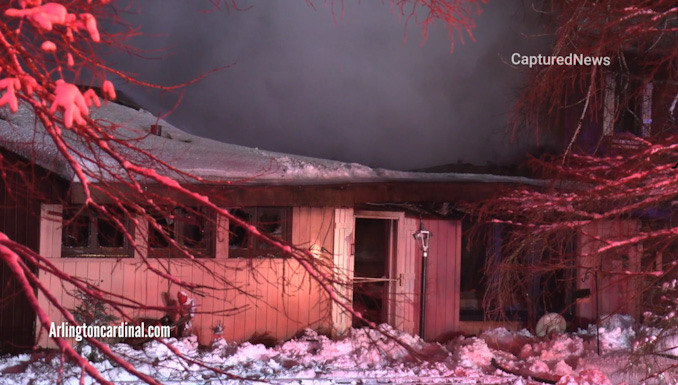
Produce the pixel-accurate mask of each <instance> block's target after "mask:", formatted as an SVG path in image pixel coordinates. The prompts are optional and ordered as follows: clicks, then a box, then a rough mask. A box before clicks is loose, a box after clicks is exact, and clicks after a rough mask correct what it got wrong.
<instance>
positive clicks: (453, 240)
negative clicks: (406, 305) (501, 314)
mask: <svg viewBox="0 0 678 385" xmlns="http://www.w3.org/2000/svg"><path fill="white" fill-rule="evenodd" d="M423 222H424V227H425V228H426V229H427V230H429V231H431V233H433V237H432V238H431V241H430V247H429V252H428V267H427V282H426V325H425V328H424V337H425V338H426V339H428V340H433V339H436V338H438V337H441V336H442V335H444V334H447V333H450V332H454V331H457V330H459V300H460V298H459V287H460V286H459V283H460V278H461V276H460V269H461V221H450V220H439V219H424V220H423ZM410 237H411V236H410ZM421 258H422V253H421V251H420V250H419V247H417V265H418V266H417V277H418V278H417V292H420V288H421ZM418 314H419V308H417V316H418ZM417 323H418V321H417Z"/></svg>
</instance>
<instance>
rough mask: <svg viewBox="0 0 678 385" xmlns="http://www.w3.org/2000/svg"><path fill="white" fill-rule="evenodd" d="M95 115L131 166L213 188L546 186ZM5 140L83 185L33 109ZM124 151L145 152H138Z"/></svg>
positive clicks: (115, 171) (98, 176) (122, 115)
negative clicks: (225, 139)
mask: <svg viewBox="0 0 678 385" xmlns="http://www.w3.org/2000/svg"><path fill="white" fill-rule="evenodd" d="M90 114H91V117H92V118H93V119H97V120H98V121H99V122H100V124H101V126H102V127H104V128H105V129H107V130H108V131H107V133H110V134H111V135H112V137H113V138H114V139H113V140H110V141H108V144H109V146H110V147H112V148H114V149H116V150H117V151H118V152H119V153H121V154H122V155H123V156H125V158H126V159H129V160H136V161H137V162H141V164H143V165H147V166H153V167H154V168H155V169H156V170H158V172H159V173H161V174H165V175H168V176H172V177H175V178H179V179H182V178H185V179H186V178H188V177H187V176H186V175H182V173H186V174H191V175H194V176H197V177H200V178H202V179H203V180H205V181H208V182H225V181H240V182H242V183H245V184H250V185H327V184H339V183H381V182H476V183H477V182H480V183H509V184H526V185H542V184H543V181H539V180H535V179H530V178H525V177H512V176H498V175H487V174H464V173H427V172H408V171H395V170H386V169H381V168H371V167H368V166H364V165H361V164H357V163H345V162H339V161H333V160H327V159H319V158H311V157H305V156H297V155H290V154H283V153H278V152H271V151H264V150H260V149H256V148H249V147H243V146H238V145H233V144H227V143H222V142H218V141H215V140H211V139H206V138H202V137H199V136H196V135H192V134H189V133H186V132H184V131H182V130H180V129H178V128H176V127H174V126H172V125H171V124H169V123H168V122H166V121H165V120H163V119H159V118H158V117H156V116H153V115H152V114H150V113H149V112H146V111H143V110H135V109H132V108H129V107H125V106H122V105H120V104H116V103H109V104H108V105H105V106H101V107H100V108H93V109H92V110H91V112H90ZM152 125H160V126H161V131H162V133H161V135H160V136H158V135H154V134H151V133H150V127H151V126H152ZM214 129H228V128H218V127H215V128H214ZM62 135H63V137H64V138H66V142H67V143H68V145H69V146H70V147H71V152H72V153H73V154H74V156H75V157H76V158H77V159H78V160H79V162H80V163H81V164H82V165H83V168H85V169H86V170H88V171H89V172H90V178H91V179H92V181H93V182H96V181H114V180H117V178H119V176H120V174H121V171H122V169H121V167H120V165H119V164H118V162H116V161H115V160H114V159H113V158H111V157H110V156H109V155H107V154H105V153H104V152H103V151H102V150H101V149H99V148H94V147H93V146H91V145H90V143H87V141H85V140H84V139H83V138H82V137H80V136H78V135H75V134H74V133H73V132H72V131H69V130H64V131H63V134H62ZM0 138H1V139H0V146H1V147H5V148H6V149H8V150H10V151H12V152H15V153H17V154H19V155H21V156H23V157H25V158H28V159H33V160H35V162H36V164H38V165H39V166H41V167H43V168H45V169H47V170H50V171H51V172H53V173H55V174H57V175H59V176H61V177H62V178H64V179H66V180H69V181H73V182H78V180H77V177H76V175H75V173H74V172H73V170H72V168H71V167H70V165H69V164H68V162H67V161H66V160H65V159H64V157H63V156H62V155H61V154H60V153H59V152H58V151H57V147H56V145H55V144H54V141H53V140H52V138H51V137H50V136H49V135H47V133H46V132H45V129H44V127H43V126H42V125H41V124H40V123H37V122H36V119H35V116H34V114H33V113H32V111H30V110H29V109H28V108H25V107H22V108H20V109H19V111H18V112H17V113H15V114H6V115H5V116H4V117H3V119H2V120H0ZM125 144H131V145H133V146H135V147H136V148H138V149H140V150H142V151H138V150H132V149H130V148H129V147H127V146H126V145H125ZM144 152H147V153H144ZM151 155H152V156H151ZM188 179H190V178H188Z"/></svg>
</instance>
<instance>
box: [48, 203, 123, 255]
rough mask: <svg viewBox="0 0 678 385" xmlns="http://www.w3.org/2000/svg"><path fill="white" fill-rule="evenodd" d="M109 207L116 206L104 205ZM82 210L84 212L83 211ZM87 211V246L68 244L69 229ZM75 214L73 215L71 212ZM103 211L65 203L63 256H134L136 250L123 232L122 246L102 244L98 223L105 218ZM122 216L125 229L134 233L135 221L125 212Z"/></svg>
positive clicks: (63, 210) (62, 232) (62, 240)
mask: <svg viewBox="0 0 678 385" xmlns="http://www.w3.org/2000/svg"><path fill="white" fill-rule="evenodd" d="M104 206H105V207H106V208H107V209H108V208H109V207H114V206H106V205H104ZM81 211H82V212H81ZM84 212H86V213H87V215H86V216H85V218H87V238H88V242H87V243H88V244H87V246H67V245H66V244H67V242H65V238H66V237H67V236H68V234H69V231H68V229H69V228H71V226H73V225H75V224H76V222H75V220H76V219H77V218H78V217H81V218H82V217H83V213H84ZM70 213H72V214H73V216H72V217H71V214H70ZM101 215H102V214H101V213H100V212H99V211H98V210H94V209H90V208H87V207H83V206H82V205H64V206H63V208H62V214H61V218H62V230H61V257H62V258H134V252H133V251H134V250H133V247H131V244H130V241H129V239H128V237H127V236H126V235H125V234H124V233H122V234H121V235H122V242H123V244H122V246H119V247H118V246H113V247H107V246H101V243H100V237H99V234H100V232H99V230H100V225H99V223H98V220H99V219H104V218H105V217H101ZM111 215H115V214H111ZM120 215H121V217H120V219H121V222H122V223H123V226H125V231H127V232H128V234H134V223H133V221H132V220H131V218H129V216H125V215H123V213H120Z"/></svg>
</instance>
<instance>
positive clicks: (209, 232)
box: [146, 206, 216, 259]
mask: <svg viewBox="0 0 678 385" xmlns="http://www.w3.org/2000/svg"><path fill="white" fill-rule="evenodd" d="M180 211H183V212H180ZM171 212H172V214H171V217H169V216H165V215H161V214H157V215H153V217H154V218H155V219H156V220H157V219H161V220H162V219H165V218H168V219H171V221H172V223H171V226H172V231H171V235H170V238H171V239H173V240H174V241H175V242H177V243H178V244H179V245H180V246H182V247H185V248H186V250H188V251H190V253H191V254H192V255H193V256H194V257H195V258H200V259H211V258H215V257H216V253H215V251H216V213H214V212H212V211H209V210H208V209H207V207H205V206H193V207H184V206H177V207H174V208H172V209H171ZM196 212H199V213H198V214H196ZM190 216H195V217H196V218H199V219H202V221H204V222H202V226H203V230H202V233H203V234H202V241H203V242H204V247H191V246H189V245H187V244H186V238H185V237H181V236H180V237H177V234H184V235H185V227H184V226H186V225H187V221H186V220H181V218H182V217H184V218H188V217H190ZM154 233H157V230H156V229H155V228H152V227H151V224H150V223H148V224H147V231H146V234H147V235H146V236H147V239H146V241H147V246H148V247H147V250H148V257H150V258H185V257H186V255H185V254H184V253H183V252H182V251H181V250H179V249H177V248H176V247H173V246H171V245H170V244H169V243H167V245H166V246H162V247H154V246H152V245H151V243H152V237H154V235H153V234H154ZM162 239H163V240H164V238H162Z"/></svg>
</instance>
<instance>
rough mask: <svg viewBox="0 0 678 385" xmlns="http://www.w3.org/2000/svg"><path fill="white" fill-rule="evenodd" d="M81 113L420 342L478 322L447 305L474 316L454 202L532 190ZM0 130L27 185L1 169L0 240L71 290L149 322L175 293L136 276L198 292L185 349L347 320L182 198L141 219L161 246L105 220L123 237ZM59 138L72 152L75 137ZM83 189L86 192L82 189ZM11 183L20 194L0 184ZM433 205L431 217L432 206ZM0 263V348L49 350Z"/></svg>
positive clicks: (265, 250)
mask: <svg viewBox="0 0 678 385" xmlns="http://www.w3.org/2000/svg"><path fill="white" fill-rule="evenodd" d="M92 115H93V117H94V118H95V119H99V120H100V121H101V122H103V123H102V124H104V125H107V126H106V127H110V129H111V132H114V135H115V137H116V138H118V139H120V140H121V142H120V144H119V148H122V150H121V151H123V153H124V151H125V150H124V141H129V142H130V143H134V145H135V146H137V147H138V148H140V149H142V150H143V151H147V152H148V153H151V154H152V155H153V157H154V159H156V160H157V161H158V162H160V163H162V164H161V165H159V166H158V167H157V169H158V172H159V173H162V172H165V173H166V174H167V175H170V176H173V177H174V178H176V179H177V180H179V181H181V182H182V183H184V184H192V185H191V187H192V188H193V190H195V191H198V192H200V193H204V194H205V195H208V196H211V197H218V198H219V200H218V202H219V205H220V207H222V206H223V207H224V208H227V209H228V210H229V211H230V213H231V214H233V215H234V216H236V217H238V218H241V219H243V220H245V221H247V222H249V223H250V224H252V225H254V226H256V227H257V228H258V229H259V231H263V232H265V233H267V234H270V235H272V236H274V237H275V238H277V239H280V240H283V241H285V242H287V243H289V244H291V245H293V246H294V247H296V248H300V249H302V250H308V251H310V252H311V253H313V254H314V255H316V254H317V258H319V259H320V260H323V261H324V262H325V263H326V266H330V272H329V274H335V275H336V276H337V277H338V276H341V277H342V279H343V280H344V282H348V285H344V286H341V287H337V288H336V290H340V291H342V295H344V296H345V298H348V299H349V300H350V301H351V302H352V304H353V306H354V307H355V308H356V309H359V311H361V312H364V314H365V315H366V316H367V317H368V319H370V320H371V321H373V322H376V323H389V324H390V325H392V326H393V327H395V328H397V329H400V330H404V331H407V332H411V333H417V332H419V331H423V334H424V336H425V337H426V338H428V339H433V338H436V337H438V336H440V335H443V334H446V333H449V332H456V331H460V330H468V331H477V330H478V329H480V328H482V325H479V323H478V322H479V320H476V323H475V324H472V325H469V324H468V323H465V322H464V321H460V306H461V304H462V303H465V304H466V305H469V304H471V302H473V303H472V306H474V307H475V308H478V302H477V298H475V299H473V300H472V299H470V298H466V297H465V296H467V295H466V294H465V295H464V296H462V295H461V294H460V280H461V279H462V275H464V276H467V277H470V276H471V275H469V274H468V273H466V272H464V273H462V271H464V269H465V268H466V269H468V268H474V269H477V268H478V266H474V265H473V264H470V265H469V266H463V265H462V239H463V230H464V229H462V220H461V218H462V216H463V213H461V212H455V207H457V205H458V204H460V203H462V202H473V201H477V200H479V199H483V198H486V197H489V196H493V195H495V194H498V193H500V192H501V191H502V189H504V188H508V187H512V186H518V185H522V184H539V182H538V181H534V180H531V179H529V178H524V177H510V176H495V175H479V174H458V173H422V172H401V171H392V170H383V169H373V168H370V167H366V166H362V165H359V164H348V163H342V162H337V161H330V160H324V159H314V158H307V157H301V156H294V155H288V154H280V153H273V152H268V151H263V150H259V149H254V148H245V147H241V146H235V145H230V144H225V143H220V142H216V141H212V140H208V139H204V138H200V137H197V136H194V135H190V134H187V133H185V132H183V131H181V130H179V129H177V128H175V127H173V126H172V125H170V124H169V123H167V122H165V121H163V120H159V119H158V118H156V117H155V116H152V115H151V114H149V113H147V112H145V111H142V110H135V109H133V108H129V107H125V106H122V105H118V104H115V103H111V104H109V105H107V106H104V107H102V108H101V109H98V110H95V111H93V112H92ZM0 131H1V132H2V134H1V135H2V137H3V139H2V141H1V142H0V147H1V148H2V149H1V151H2V155H3V156H4V157H5V158H6V159H9V158H8V157H12V159H16V162H15V164H19V165H21V167H20V168H22V171H26V173H27V174H28V175H30V176H31V177H30V178H27V179H26V181H27V182H26V183H29V184H30V186H28V185H26V183H24V181H23V180H20V178H23V177H22V176H21V174H20V173H18V172H13V171H12V170H7V172H6V175H5V176H4V178H3V179H1V180H0V183H2V184H4V186H3V188H2V189H0V191H2V196H1V197H0V202H2V205H1V206H0V214H1V215H0V231H3V232H5V233H6V234H8V236H10V237H11V238H12V239H15V240H17V241H18V242H20V243H22V244H24V245H26V246H28V247H29V248H31V249H32V250H34V251H36V252H38V253H39V254H40V255H41V256H43V257H45V258H48V260H49V262H50V263H52V264H53V265H54V266H55V267H57V268H58V269H60V270H61V271H63V272H66V273H68V274H70V275H72V276H74V277H78V278H79V279H80V280H81V281H82V282H86V283H88V284H91V285H96V286H97V287H98V288H100V289H101V290H103V291H105V292H106V293H109V294H110V295H111V296H116V295H121V296H125V297H126V298H127V299H126V300H128V301H133V302H134V303H136V304H143V305H144V306H142V307H141V308H135V309H133V310H129V313H130V314H128V315H129V316H130V317H131V318H134V319H139V318H149V317H150V318H160V317H161V316H162V315H163V311H162V310H161V309H162V308H163V307H164V306H168V302H167V301H168V298H172V297H173V296H174V293H176V291H177V289H178V287H177V285H176V284H175V283H173V282H172V281H171V280H168V279H166V278H163V277H162V276H161V275H159V274H156V273H151V272H150V271H149V269H155V270H157V271H163V272H166V273H167V274H171V276H173V277H176V278H178V279H181V280H185V281H187V282H194V283H199V284H200V286H201V287H203V288H205V289H201V290H197V291H196V292H195V293H192V294H191V295H192V296H193V298H194V300H195V303H196V307H197V311H196V316H195V319H194V320H193V331H194V333H195V334H197V335H198V337H199V340H200V342H201V343H208V342H209V341H210V339H211V338H212V334H213V327H214V326H215V325H217V324H220V325H222V326H223V335H222V336H223V337H224V338H226V339H227V340H233V341H241V340H245V339H248V338H249V337H251V336H252V335H253V334H255V333H259V334H264V333H266V334H268V335H270V336H272V337H274V338H277V339H286V338H290V337H291V336H293V335H294V334H295V333H297V332H298V331H299V330H300V329H303V328H307V327H310V328H316V329H319V330H324V331H327V332H328V333H331V334H332V335H335V336H340V335H342V334H344V333H346V332H347V331H348V330H349V328H350V327H351V326H353V325H354V320H353V319H352V317H351V315H350V314H349V313H347V312H346V311H345V310H344V309H342V308H341V307H340V306H338V305H337V304H336V303H334V302H332V301H331V300H330V298H329V296H328V294H327V292H326V291H324V290H323V288H322V287H320V285H319V283H318V282H317V281H315V280H313V279H312V278H311V277H309V274H308V273H307V272H306V271H305V270H304V269H303V268H302V267H301V266H300V264H299V262H297V261H296V260H294V259H292V258H287V257H285V255H283V254H281V253H280V252H279V251H277V250H274V249H272V248H271V247H270V246H269V245H267V244H265V243H263V242H260V241H259V240H257V239H255V238H254V237H250V236H248V233H247V232H245V231H243V229H241V228H238V227H237V226H234V225H233V224H230V223H229V221H228V219H227V218H225V217H221V216H218V215H215V214H214V213H210V212H207V211H206V209H205V208H203V207H199V206H191V204H192V203H190V202H182V203H183V205H182V208H177V209H171V208H170V209H169V212H170V214H171V215H170V214H168V213H167V212H165V213H158V215H157V218H155V219H156V222H157V224H158V225H160V226H162V228H163V229H164V232H165V235H164V236H159V234H158V228H155V227H153V226H149V224H148V223H146V222H144V221H141V220H135V219H136V218H125V217H120V218H119V220H120V221H123V222H124V223H125V226H126V228H127V229H128V232H129V233H130V234H133V241H134V242H131V241H130V239H129V238H128V237H125V236H124V234H121V232H120V231H119V230H117V229H116V228H115V226H112V225H111V223H110V222H109V221H108V220H107V219H105V218H100V217H98V216H97V214H96V213H95V212H92V211H90V210H87V209H83V204H84V202H85V195H84V193H83V190H82V183H80V182H79V179H78V176H77V175H76V174H75V173H74V172H73V169H72V167H71V166H70V165H69V164H68V163H67V162H66V160H64V159H62V157H60V155H59V154H58V152H57V151H56V150H55V147H54V142H53V141H52V139H51V138H49V137H48V136H47V135H46V134H45V133H44V129H42V128H41V126H40V125H39V124H36V123H35V119H34V117H33V116H32V115H31V114H30V113H29V112H28V111H25V110H21V111H20V112H19V113H17V114H14V115H10V116H8V117H7V118H6V120H0ZM69 134H70V133H67V132H65V133H64V135H65V136H66V137H67V136H68V135H69ZM66 139H67V140H69V141H70V142H69V143H70V144H69V145H72V146H76V147H78V146H79V147H78V148H82V149H84V150H83V151H84V153H88V152H87V151H88V150H87V143H84V142H78V140H79V139H77V138H75V137H73V138H70V137H67V138H66ZM88 154H90V156H87V157H82V158H81V159H80V162H81V164H82V165H83V167H90V170H96V172H95V175H98V177H99V178H100V180H106V181H107V182H108V183H115V178H116V177H117V175H116V172H117V171H116V170H117V169H116V166H115V162H110V159H107V158H106V157H105V156H104V155H101V154H95V153H88ZM15 171H19V170H15ZM187 176H188V177H187ZM198 178H199V179H200V180H198ZM111 181H112V182H111ZM90 183H91V185H93V186H96V185H97V180H92V181H90ZM140 183H141V184H142V185H143V189H144V190H145V191H147V192H150V193H153V194H158V196H160V195H162V196H170V195H172V194H173V193H172V191H168V190H166V189H165V187H163V186H161V185H159V184H157V183H152V181H148V180H146V181H141V182H140ZM22 185H24V186H25V187H26V189H27V190H28V189H30V190H31V191H32V194H31V195H29V194H23V193H22V192H21V191H17V190H16V188H15V187H13V186H22ZM29 196H30V197H31V198H27V197H29ZM94 196H95V197H96V198H95V199H97V200H98V201H99V202H100V203H103V204H106V200H107V199H111V198H110V197H109V196H107V194H106V191H98V192H96V193H95V194H94ZM176 199H177V200H179V201H180V200H182V199H186V198H185V197H181V196H176ZM435 207H445V209H444V210H439V211H438V212H437V211H436V210H435V209H434V208H435ZM187 208H188V209H187ZM422 226H423V228H424V229H426V230H427V231H430V232H431V233H432V234H433V237H431V238H430V248H429V249H428V257H427V260H428V262H427V266H428V268H427V271H428V274H427V275H426V280H425V282H424V285H423V286H422V274H421V266H422V250H421V249H420V247H418V246H417V243H416V242H417V239H416V238H415V237H414V235H415V234H416V233H417V232H418V231H419V230H420V229H422ZM168 242H177V243H179V244H181V245H182V246H184V247H185V248H186V249H187V250H190V251H191V254H192V255H194V256H195V257H196V260H195V261H191V260H189V259H186V258H179V257H180V256H179V255H176V250H174V249H172V248H171V247H168V246H169V245H168ZM132 243H133V244H132ZM0 267H2V270H0V275H1V276H2V279H3V282H4V284H3V286H2V289H1V290H2V292H1V293H0V297H1V298H2V299H3V311H2V312H0V330H1V333H2V335H1V336H0V337H1V339H2V344H3V347H4V349H5V350H7V349H10V348H11V347H26V346H30V345H33V344H34V343H37V344H38V345H40V346H50V344H51V343H50V342H49V340H48V338H47V335H46V333H44V332H41V331H40V329H39V325H38V323H37V322H35V314H34V313H33V311H32V309H30V307H29V306H28V305H27V304H26V303H25V301H24V300H23V298H22V295H21V293H20V292H19V291H20V290H19V289H18V286H17V285H16V284H15V282H14V279H13V278H12V274H11V272H10V271H9V269H8V268H7V266H5V265H4V264H3V265H0ZM39 278H40V282H41V283H42V284H43V285H44V286H45V287H46V288H47V289H48V290H49V292H51V293H52V294H53V295H54V296H55V297H56V298H57V299H58V300H59V301H60V303H61V304H62V305H63V306H64V307H65V308H67V309H73V308H74V307H75V306H76V305H77V299H76V297H75V295H74V290H73V287H72V285H70V286H69V284H67V283H63V282H62V280H60V279H59V278H58V277H57V276H55V275H53V274H48V273H46V272H45V271H40V272H39ZM470 284H471V285H472V283H470ZM478 284H479V283H478ZM467 285H469V283H467ZM422 287H423V288H424V290H425V293H426V294H425V299H424V304H423V306H422V303H421V288H422ZM38 298H39V300H40V303H41V304H42V306H44V308H45V310H46V311H47V313H48V314H49V316H50V318H51V320H52V321H53V322H60V321H61V320H62V316H61V314H60V313H59V312H58V311H57V309H56V308H55V307H54V306H53V305H51V304H49V303H48V301H47V300H46V299H45V298H44V296H41V295H39V296H38ZM474 301H475V302H474ZM130 309H131V308H130ZM422 309H424V310H423V311H424V315H425V317H422V313H421V311H422ZM421 320H424V323H425V324H424V325H423V326H422V325H420V322H421ZM356 326H359V325H356Z"/></svg>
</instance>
